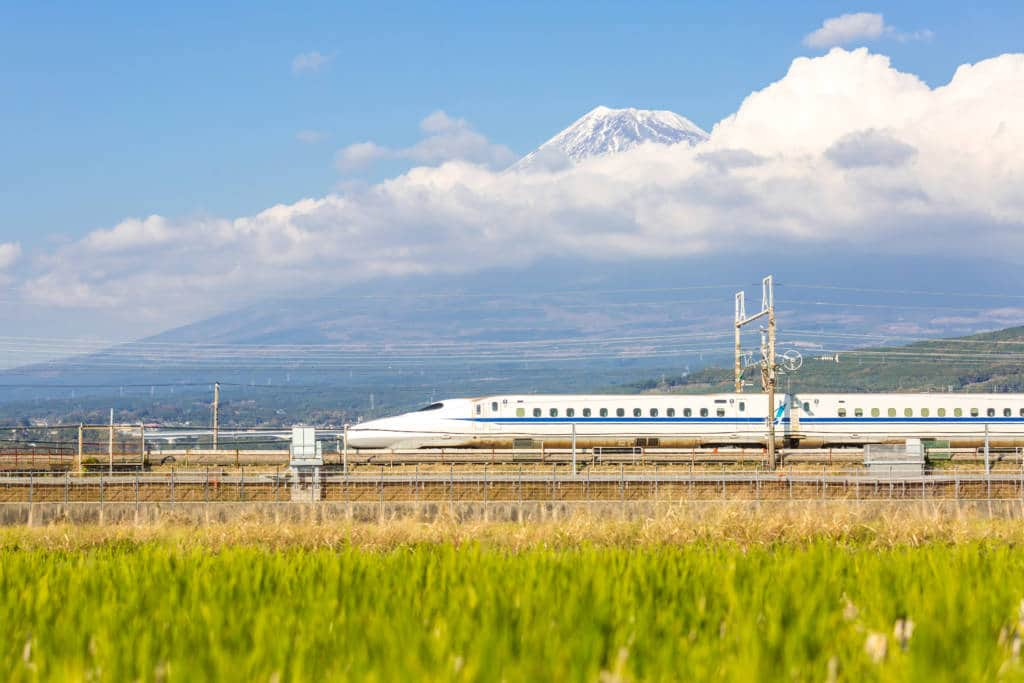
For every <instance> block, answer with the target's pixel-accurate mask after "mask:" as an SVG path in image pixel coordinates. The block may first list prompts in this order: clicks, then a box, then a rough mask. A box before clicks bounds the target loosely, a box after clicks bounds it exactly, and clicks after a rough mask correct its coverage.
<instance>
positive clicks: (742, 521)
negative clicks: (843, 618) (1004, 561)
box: [0, 504, 1024, 551]
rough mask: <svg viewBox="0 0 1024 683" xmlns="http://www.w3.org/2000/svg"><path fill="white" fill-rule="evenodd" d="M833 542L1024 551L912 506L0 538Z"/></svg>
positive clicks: (199, 542)
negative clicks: (983, 545) (996, 546)
mask: <svg viewBox="0 0 1024 683" xmlns="http://www.w3.org/2000/svg"><path fill="white" fill-rule="evenodd" d="M815 541H828V542H834V543H837V544H850V545H855V546H856V547H858V548H889V547H893V546H921V545H925V544H932V543H940V544H956V543H964V542H976V541H988V542H996V543H1005V544H1012V545H1016V544H1019V543H1024V525H1021V523H1020V520H1019V519H989V518H987V517H985V516H982V515H980V514H976V513H970V512H964V513H960V514H950V513H949V512H948V510H946V511H942V510H940V509H938V508H923V507H917V506H912V505H907V506H898V507H884V506H881V507H872V506H857V505H842V504H833V505H827V506H813V507H808V506H803V505H792V506H773V507H769V508H754V507H751V506H750V505H749V504H737V505H728V504H726V505H718V506H713V507H709V508H704V509H701V508H696V507H688V508H680V509H676V510H672V509H669V510H668V511H666V512H665V513H664V514H662V515H659V517H658V518H656V519H648V520H644V521H610V520H595V519H592V518H589V517H587V516H584V515H577V516H574V517H571V518H568V519H563V520H560V521H552V522H530V523H526V524H518V523H508V522H459V521H456V520H454V519H450V518H441V519H440V520H438V521H434V522H429V523H421V522H415V521H411V520H397V521H390V522H386V523H382V524H370V523H358V522H345V523H330V524H327V523H325V524H293V523H280V524H279V523H272V522H267V521H266V520H263V519H256V518H254V519H253V520H248V521H247V520H244V519H243V520H242V521H237V522H232V523H225V524H214V525H202V526H190V525H185V524H181V523H175V522H162V523H158V524H141V525H134V524H133V525H128V524H125V525H66V524H58V525H53V526H48V527H7V528H2V529H0V549H13V548H43V549H53V550H61V549H63V550H74V549H82V548H87V547H93V546H100V545H106V544H118V543H124V544H144V543H160V544H170V545H173V546H177V547H182V548H191V547H204V548H210V549H219V548H225V547H230V546H238V545H242V546H246V545H249V546H261V547H265V548H289V547H301V548H331V547H357V548H362V549H366V550H371V551H372V550H382V551H383V550H391V549H394V548H397V547H402V546H411V545H417V544H439V543H451V544H455V545H462V544H479V545H481V546H485V547H495V548H502V549H508V550H512V551H515V550H525V549H530V548H538V547H543V548H574V547H579V546H583V545H590V546H614V547H627V548H628V547H652V546H658V545H686V544H700V543H731V544H735V545H738V546H740V547H758V546H760V547H763V546H772V545H777V544H792V543H797V544H800V543H808V542H815Z"/></svg>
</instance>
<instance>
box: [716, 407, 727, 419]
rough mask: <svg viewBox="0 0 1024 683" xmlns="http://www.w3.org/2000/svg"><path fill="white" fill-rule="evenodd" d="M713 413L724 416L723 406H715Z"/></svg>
mask: <svg viewBox="0 0 1024 683" xmlns="http://www.w3.org/2000/svg"><path fill="white" fill-rule="evenodd" d="M715 415H717V416H718V417H725V408H721V407H719V408H715Z"/></svg>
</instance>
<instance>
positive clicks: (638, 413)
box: [633, 408, 644, 417]
mask: <svg viewBox="0 0 1024 683" xmlns="http://www.w3.org/2000/svg"><path fill="white" fill-rule="evenodd" d="M643 414H644V411H643V410H641V409H640V408H633V417H640V416H641V415H643Z"/></svg>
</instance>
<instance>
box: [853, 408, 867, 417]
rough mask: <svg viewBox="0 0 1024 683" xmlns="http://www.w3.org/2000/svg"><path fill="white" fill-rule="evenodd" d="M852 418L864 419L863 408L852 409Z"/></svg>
mask: <svg viewBox="0 0 1024 683" xmlns="http://www.w3.org/2000/svg"><path fill="white" fill-rule="evenodd" d="M853 416H854V417H864V409H863V408H854V409H853Z"/></svg>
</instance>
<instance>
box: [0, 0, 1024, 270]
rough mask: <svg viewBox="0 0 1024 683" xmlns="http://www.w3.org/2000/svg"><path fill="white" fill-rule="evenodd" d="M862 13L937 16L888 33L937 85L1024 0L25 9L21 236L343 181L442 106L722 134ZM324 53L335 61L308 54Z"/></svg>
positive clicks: (14, 199) (7, 81) (4, 188)
mask: <svg viewBox="0 0 1024 683" xmlns="http://www.w3.org/2000/svg"><path fill="white" fill-rule="evenodd" d="M855 11H867V12H881V13H883V14H884V16H885V20H886V23H887V24H890V25H891V26H893V27H895V28H896V29H898V30H899V31H902V32H908V33H909V32H915V31H921V30H925V29H926V30H928V31H931V32H932V33H933V36H932V37H931V38H930V39H928V40H907V41H900V40H897V39H894V38H891V37H890V38H882V39H879V40H878V41H874V42H873V43H872V48H873V49H877V50H878V51H880V52H883V53H884V54H886V55H888V56H889V57H891V59H892V63H893V65H894V66H895V67H896V68H897V69H899V70H901V71H906V72H910V73H914V74H917V75H918V76H920V77H921V78H923V79H924V80H925V81H927V82H928V83H929V84H931V85H933V86H934V85H937V84H942V83H945V82H946V81H948V79H949V78H950V77H951V75H952V73H953V71H954V69H955V68H956V67H957V66H958V65H959V64H962V63H966V62H973V61H977V60H980V59H983V58H986V57H992V56H994V55H998V54H1000V53H1003V52H1010V51H1015V50H1019V49H1020V47H1021V38H1020V36H1021V35H1024V3H1021V2H1019V1H1016V2H1002V3H986V6H985V7H984V8H980V7H978V6H975V5H972V4H971V3H962V2H956V3H953V2H900V3H889V4H883V5H873V6H856V5H850V4H848V3H837V2H802V3H792V2H787V3H764V2H735V3H707V2H693V3H681V2H648V3H624V2H617V3H611V2H571V1H563V2H558V3H551V2H525V3H465V2H437V3H430V4H427V3H388V2H372V3H354V2H346V3H310V4H305V5H303V6H301V7H296V6H295V5H294V4H293V3H281V4H276V5H273V4H261V3H249V2H247V3H217V6H216V7H210V6H208V3H187V2H182V3H172V4H168V5H166V6H164V7H159V6H154V5H151V4H149V3H25V4H23V5H21V6H20V7H17V6H12V5H11V4H8V5H6V6H5V8H4V9H2V10H0V58H2V60H3V64H4V67H3V69H2V70H0V91H2V92H3V94H4V95H3V98H2V99H0V108H2V120H3V122H4V125H3V126H0V151H2V157H0V158H2V161H0V205H2V206H3V210H2V211H0V231H2V232H0V237H2V238H3V240H14V241H18V242H20V243H21V246H22V248H23V249H24V250H25V251H26V252H28V251H31V250H40V249H42V250H45V249H46V248H47V247H48V245H54V244H57V243H60V242H63V241H67V240H70V239H74V238H78V237H81V236H82V235H84V234H86V233H87V232H89V231H91V230H95V229H97V228H107V227H110V226H112V225H115V224H117V223H118V222H119V221H121V220H122V219H124V218H126V217H129V216H139V217H141V216H146V215H149V214H151V213H157V214H161V215H164V216H172V217H183V216H185V217H187V216H204V215H214V216H237V215H246V214H252V213H254V212H257V211H259V210H261V209H264V208H266V207H268V206H271V205H273V204H275V203H278V202H294V201H295V200H297V199H299V198H301V197H310V196H322V195H324V194H326V193H328V192H330V191H331V190H332V189H333V188H335V187H336V185H337V183H338V182H339V180H340V175H339V172H338V170H337V169H336V168H335V166H334V164H333V158H334V154H335V152H336V151H337V150H338V149H339V148H341V147H344V146H346V145H348V144H350V143H353V142H358V141H361V140H374V141H376V142H379V143H381V144H387V145H394V146H403V145H408V144H411V143H413V142H415V141H416V140H417V139H418V138H419V136H420V133H419V131H418V128H417V125H418V123H419V121H420V120H422V119H423V118H424V117H425V116H427V115H428V114H429V113H430V112H432V111H435V110H437V109H442V110H444V111H446V112H447V113H448V114H450V115H452V116H457V117H462V118H465V119H466V120H468V121H469V122H470V123H471V124H472V125H473V126H474V127H475V128H476V129H477V130H479V131H480V132H482V133H483V134H485V135H486V136H487V137H488V138H489V139H490V140H492V141H494V142H497V143H501V144H504V145H507V146H509V147H511V148H512V149H513V150H514V151H516V152H519V153H525V152H527V151H529V150H530V149H531V148H533V147H534V146H536V145H537V144H538V143H540V142H542V141H543V140H544V139H546V138H547V137H549V136H550V135H552V134H553V133H555V132H557V131H558V130H559V129H560V128H562V127H564V126H565V125H567V124H568V123H570V122H571V121H572V120H573V119H575V118H576V117H578V116H579V115H581V114H582V113H584V112H586V111H587V110H589V109H590V108H592V107H593V106H595V105H597V104H606V105H609V106H636V107H641V108H664V109H671V110H674V111H676V112H678V113H681V114H683V115H685V116H687V117H689V118H691V119H692V120H694V121H695V122H697V123H698V124H700V125H701V126H703V127H705V128H710V127H711V126H712V125H713V124H714V123H715V122H716V121H718V120H719V119H720V118H722V117H724V116H726V115H728V114H730V113H732V112H734V111H736V109H737V107H738V106H739V104H740V102H741V101H742V100H743V98H744V97H745V96H746V95H748V94H749V93H750V92H751V91H753V90H755V89H758V88H761V87H764V86H765V85H767V84H768V83H771V82H772V81H775V80H778V79H779V78H781V77H782V76H783V75H784V74H785V72H786V69H787V68H788V66H789V64H790V62H791V60H792V59H793V58H794V57H796V56H799V55H812V54H820V53H822V52H824V50H816V49H811V48H808V47H806V46H805V45H804V44H802V42H801V41H802V39H803V37H804V36H805V35H806V34H808V33H809V32H810V31H812V30H814V29H815V28H817V27H818V26H820V25H821V22H822V21H823V20H824V19H825V18H827V17H831V16H835V15H839V14H842V13H845V12H855ZM310 52H319V53H320V54H321V55H324V56H325V57H326V58H327V60H326V62H325V63H323V64H322V65H320V67H319V68H316V69H305V70H299V71H298V72H297V71H296V70H295V69H293V60H294V59H295V58H296V56H297V55H300V54H306V53H310ZM303 130H309V131H317V132H318V133H320V134H321V135H322V138H321V139H320V140H319V141H317V142H315V143H304V142H301V141H299V140H298V139H297V138H296V135H297V134H298V133H299V132H300V131H303ZM370 179H371V180H374V179H376V178H373V177H371V178H370Z"/></svg>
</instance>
